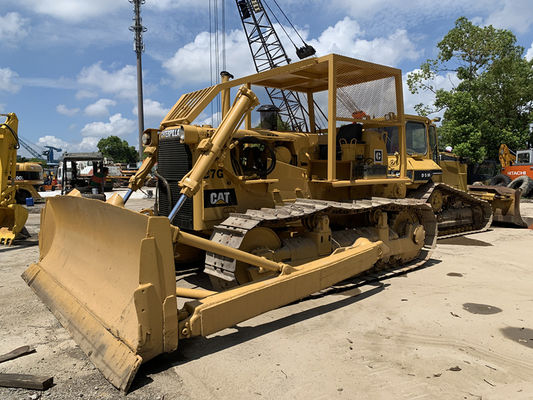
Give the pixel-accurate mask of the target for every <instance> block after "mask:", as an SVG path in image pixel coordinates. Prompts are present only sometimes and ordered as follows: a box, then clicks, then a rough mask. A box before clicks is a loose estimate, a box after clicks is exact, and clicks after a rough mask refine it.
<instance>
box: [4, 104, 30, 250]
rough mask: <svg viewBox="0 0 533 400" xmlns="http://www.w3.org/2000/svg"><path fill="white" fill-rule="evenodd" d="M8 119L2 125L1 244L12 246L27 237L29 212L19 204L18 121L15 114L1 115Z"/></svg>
mask: <svg viewBox="0 0 533 400" xmlns="http://www.w3.org/2000/svg"><path fill="white" fill-rule="evenodd" d="M0 115H1V116H3V117H6V119H5V121H4V122H3V123H1V124H0V244H7V245H11V244H12V243H13V240H15V238H17V237H20V236H27V231H26V230H25V229H24V224H25V223H26V220H27V219H28V210H26V208H24V207H23V206H22V205H20V204H17V191H18V190H19V185H18V184H17V181H16V179H13V177H15V176H16V167H17V149H18V148H19V147H20V146H19V140H18V133H17V130H18V119H17V116H16V115H15V114H14V113H9V114H0Z"/></svg>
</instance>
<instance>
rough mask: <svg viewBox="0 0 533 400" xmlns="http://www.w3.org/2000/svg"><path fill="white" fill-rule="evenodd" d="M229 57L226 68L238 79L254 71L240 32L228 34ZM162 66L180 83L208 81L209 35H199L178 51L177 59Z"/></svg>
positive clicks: (227, 49) (204, 33)
mask: <svg viewBox="0 0 533 400" xmlns="http://www.w3.org/2000/svg"><path fill="white" fill-rule="evenodd" d="M226 54H228V57H227V67H226V69H227V70H228V71H230V72H231V73H232V74H233V75H234V76H235V77H241V76H245V75H249V74H252V73H254V72H255V70H254V67H253V62H252V59H251V56H250V49H249V47H248V44H247V42H246V36H245V35H244V33H243V32H242V31H241V30H232V31H230V32H229V33H228V34H227V35H226ZM163 67H164V68H165V69H166V70H167V72H168V73H169V74H170V75H172V76H173V77H174V78H175V80H176V82H178V83H179V82H184V80H186V81H187V83H188V84H189V83H191V84H197V83H205V82H206V81H208V80H209V78H208V77H209V76H210V70H209V32H201V33H199V34H198V35H196V37H195V38H194V41H193V42H190V43H187V44H186V45H185V46H183V47H182V48H180V49H178V51H177V52H176V53H175V54H174V56H172V57H171V58H170V59H168V60H166V61H164V62H163ZM219 72H220V71H219ZM217 74H218V72H217ZM184 78H185V79H184Z"/></svg>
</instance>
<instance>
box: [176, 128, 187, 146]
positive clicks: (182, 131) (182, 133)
mask: <svg viewBox="0 0 533 400" xmlns="http://www.w3.org/2000/svg"><path fill="white" fill-rule="evenodd" d="M176 131H177V132H178V137H179V138H180V141H182V142H183V141H184V140H185V129H183V126H180V127H179V128H178V129H176Z"/></svg>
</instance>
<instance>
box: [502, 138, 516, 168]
mask: <svg viewBox="0 0 533 400" xmlns="http://www.w3.org/2000/svg"><path fill="white" fill-rule="evenodd" d="M498 158H499V159H500V164H501V166H502V168H505V167H510V166H511V165H513V164H514V162H515V153H513V152H512V151H511V150H509V147H507V145H506V144H505V143H502V144H501V145H500V150H499V151H498Z"/></svg>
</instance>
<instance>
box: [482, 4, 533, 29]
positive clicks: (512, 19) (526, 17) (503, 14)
mask: <svg viewBox="0 0 533 400" xmlns="http://www.w3.org/2000/svg"><path fill="white" fill-rule="evenodd" d="M501 3H503V4H502V5H501V8H497V9H495V11H493V12H492V13H491V14H490V15H489V16H488V18H487V20H486V24H487V25H494V26H495V27H497V28H505V29H511V30H512V31H515V32H519V33H526V32H527V31H528V30H529V28H530V26H531V24H533V6H532V4H531V0H504V1H502V2H501Z"/></svg>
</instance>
